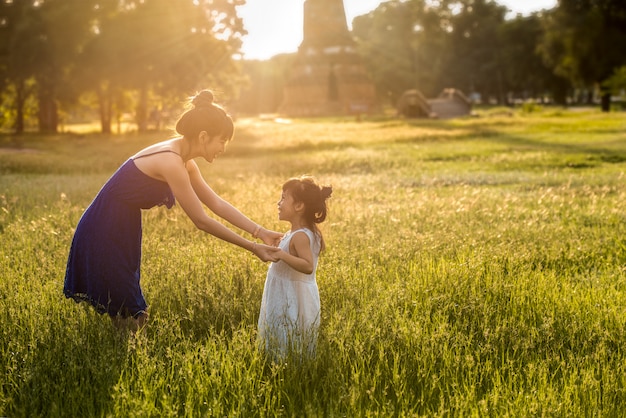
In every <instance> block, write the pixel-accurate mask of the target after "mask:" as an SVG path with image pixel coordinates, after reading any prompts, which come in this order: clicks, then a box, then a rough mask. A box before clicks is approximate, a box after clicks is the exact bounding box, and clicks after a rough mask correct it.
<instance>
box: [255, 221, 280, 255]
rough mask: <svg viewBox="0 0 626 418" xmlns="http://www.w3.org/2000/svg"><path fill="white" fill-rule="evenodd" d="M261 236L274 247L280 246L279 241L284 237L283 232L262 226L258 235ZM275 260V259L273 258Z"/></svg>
mask: <svg viewBox="0 0 626 418" xmlns="http://www.w3.org/2000/svg"><path fill="white" fill-rule="evenodd" d="M256 236H257V237H258V238H260V239H261V240H262V241H263V242H264V243H265V244H267V245H271V246H272V247H276V246H278V243H279V242H280V240H281V239H283V234H282V233H280V232H276V231H270V230H269V229H265V228H261V229H259V232H258V233H257V235H256ZM273 261H274V260H273Z"/></svg>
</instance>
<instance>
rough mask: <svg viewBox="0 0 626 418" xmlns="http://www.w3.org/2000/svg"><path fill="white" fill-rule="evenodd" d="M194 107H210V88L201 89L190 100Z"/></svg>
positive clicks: (211, 100)
mask: <svg viewBox="0 0 626 418" xmlns="http://www.w3.org/2000/svg"><path fill="white" fill-rule="evenodd" d="M191 103H192V104H193V105H194V107H211V106H212V105H213V93H212V92H211V90H202V91H201V92H200V93H198V94H196V96H195V97H194V98H193V99H192V100H191Z"/></svg>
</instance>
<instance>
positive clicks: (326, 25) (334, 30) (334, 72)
mask: <svg viewBox="0 0 626 418" xmlns="http://www.w3.org/2000/svg"><path fill="white" fill-rule="evenodd" d="M303 32H304V36H303V40H302V43H301V44H300V47H299V48H298V53H297V56H296V58H295V60H294V64H293V65H292V67H291V69H290V71H289V73H288V78H287V82H286V84H285V89H284V94H283V103H282V104H281V106H280V108H279V112H280V113H281V114H284V115H288V116H301V117H302V116H329V115H345V114H357V115H358V114H361V113H369V112H372V111H373V110H374V108H375V107H376V91H375V88H374V84H373V83H372V81H371V80H370V78H369V76H368V74H367V72H366V71H365V67H364V66H363V63H362V61H361V57H360V56H359V55H358V54H357V51H356V45H355V42H354V40H353V39H352V37H351V35H350V32H349V31H348V25H347V23H346V13H345V10H344V7H343V0H306V1H305V2H304V31H303Z"/></svg>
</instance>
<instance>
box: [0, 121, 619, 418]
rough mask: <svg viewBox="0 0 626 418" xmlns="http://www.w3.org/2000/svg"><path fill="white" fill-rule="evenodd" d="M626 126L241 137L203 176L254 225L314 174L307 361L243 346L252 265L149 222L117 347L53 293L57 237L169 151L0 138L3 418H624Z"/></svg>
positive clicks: (129, 141) (182, 220)
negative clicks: (133, 162)
mask: <svg viewBox="0 0 626 418" xmlns="http://www.w3.org/2000/svg"><path fill="white" fill-rule="evenodd" d="M625 128H626V120H625V119H624V115H623V114H608V115H607V114H601V113H597V112H591V111H590V112H569V111H552V110H544V111H542V112H533V113H530V114H527V113H507V114H498V113H491V114H488V113H484V114H482V115H481V116H480V117H476V118H468V119H458V120H451V121H404V120H372V121H364V122H355V121H352V120H348V119H336V120H293V121H291V123H288V124H286V123H275V122H273V121H268V120H257V119H245V120H240V121H238V123H237V132H236V138H235V140H234V141H233V142H232V143H231V144H230V145H229V149H228V150H227V153H226V154H224V155H223V156H222V157H221V158H220V159H219V160H217V161H216V162H214V163H213V164H211V165H209V164H206V163H203V162H200V165H201V169H202V170H203V172H204V174H205V177H206V179H207V180H208V182H209V183H210V184H211V185H212V187H213V188H214V189H215V190H216V191H217V192H218V193H220V194H221V195H222V196H224V197H225V198H226V199H228V200H229V201H231V202H232V203H234V204H235V205H236V206H237V207H239V208H240V209H241V210H242V211H243V212H244V213H246V214H248V215H250V216H251V217H252V218H253V219H255V220H256V221H258V222H260V223H261V224H263V225H265V226H267V227H269V228H274V229H279V230H284V229H285V228H286V227H287V225H285V224H284V223H280V222H278V220H277V215H276V201H277V200H278V198H279V195H280V186H281V184H282V182H283V181H284V180H285V179H286V178H288V177H290V176H294V175H300V174H304V173H308V174H313V175H315V176H316V177H317V178H318V179H319V180H320V181H321V182H323V183H331V184H332V185H333V188H334V195H333V198H332V200H331V202H330V214H329V217H328V221H327V222H326V223H325V224H322V229H323V232H324V235H325V238H326V241H327V246H328V248H327V251H326V252H325V253H324V254H323V256H322V258H321V259H320V266H319V270H318V284H319V287H320V294H321V299H322V327H321V335H320V340H319V346H318V351H317V356H316V357H315V358H314V359H310V360H309V361H306V362H304V363H301V362H297V361H292V360H287V361H285V362H284V363H282V364H276V363H272V362H271V361H270V360H268V359H266V358H264V357H263V355H262V354H261V353H260V352H259V351H258V349H257V344H256V320H257V316H258V310H259V306H260V301H261V294H262V289H263V281H264V277H265V272H266V269H267V265H266V264H264V263H262V262H260V261H258V260H256V259H255V258H254V257H253V256H251V255H250V254H249V253H247V252H245V251H243V250H241V249H239V248H237V247H233V246H229V245H226V244H223V243H222V242H220V241H218V240H216V239H214V238H212V237H210V236H207V235H205V234H203V233H201V232H199V231H197V230H195V228H194V227H193V224H192V223H191V222H190V221H189V220H188V219H187V218H186V216H185V215H184V213H183V212H182V211H181V210H180V208H178V207H175V208H174V209H172V210H170V211H168V210H165V209H162V208H159V209H153V210H150V211H147V212H145V213H144V247H143V264H142V283H143V289H144V293H145V295H146V298H147V300H148V303H149V304H150V310H151V320H150V324H149V327H148V328H147V331H146V333H145V335H139V336H137V337H129V336H128V335H124V334H120V333H119V332H117V331H116V330H115V329H113V327H112V325H111V324H110V321H108V320H107V318H105V317H102V316H100V315H98V314H96V313H95V312H94V311H93V309H91V308H90V307H88V306H84V305H79V304H75V303H74V302H72V301H70V300H67V299H65V298H64V297H63V295H62V287H63V276H64V271H65V262H66V257H67V252H68V249H69V244H70V241H71V237H72V233H73V228H74V227H75V226H76V223H77V221H78V219H79V217H80V215H81V214H82V211H83V210H84V208H85V207H86V205H88V204H89V202H90V201H91V199H92V198H93V196H94V195H95V194H96V193H97V191H98V190H99V188H100V187H101V186H102V184H103V183H104V182H105V181H106V179H107V178H108V177H109V176H110V175H111V174H112V173H113V171H114V170H115V169H116V168H117V167H118V166H119V164H121V163H122V162H123V161H124V160H125V159H126V158H127V157H128V156H129V155H131V154H133V153H134V152H136V151H137V150H138V149H140V148H141V147H143V146H145V145H147V144H149V143H152V142H156V141H158V140H161V139H163V138H164V137H166V136H167V134H158V133H157V134H151V135H132V134H129V135H127V136H124V137H113V138H110V137H105V136H100V135H87V136H78V135H60V136H57V137H39V136H26V137H21V138H19V141H18V142H17V143H19V146H20V147H19V148H16V147H15V144H16V141H15V140H14V139H11V138H3V139H0V174H1V176H0V269H1V278H0V324H1V326H0V376H1V377H2V378H1V380H0V385H1V386H0V416H11V417H19V416H24V417H34V416H97V417H99V416H125V417H126V416H127V417H135V416H136V417H149V416H155V417H156V416H159V417H161V416H188V417H197V416H245V417H247V416H261V417H263V416H537V415H539V416H607V417H609V416H619V415H620V414H621V413H622V411H624V410H626V393H625V383H626V355H625V353H624V347H626V326H625V325H626V238H625V237H626V214H625V207H626V206H625V205H624V202H625V201H626V184H625V183H626V176H625V171H626V129H625Z"/></svg>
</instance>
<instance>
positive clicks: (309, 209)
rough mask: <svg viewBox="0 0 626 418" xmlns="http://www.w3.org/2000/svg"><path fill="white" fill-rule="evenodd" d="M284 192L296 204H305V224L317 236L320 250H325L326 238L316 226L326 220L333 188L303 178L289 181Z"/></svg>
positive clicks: (284, 186) (284, 187)
mask: <svg viewBox="0 0 626 418" xmlns="http://www.w3.org/2000/svg"><path fill="white" fill-rule="evenodd" d="M283 192H289V193H290V194H291V196H292V197H293V200H294V201H295V202H297V203H303V204H304V222H305V223H306V225H307V226H308V227H309V228H310V229H311V230H312V231H313V232H314V233H315V235H317V237H318V238H319V240H320V250H323V249H324V247H325V245H324V238H323V237H322V233H321V232H320V230H319V228H318V227H317V225H316V224H319V223H322V222H324V220H325V219H326V215H327V212H328V207H327V205H326V200H327V199H328V198H329V197H330V195H331V194H332V192H333V188H332V186H320V185H318V184H317V182H316V181H315V179H313V177H310V176H301V177H296V178H291V179H289V180H287V181H286V182H285V184H283Z"/></svg>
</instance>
